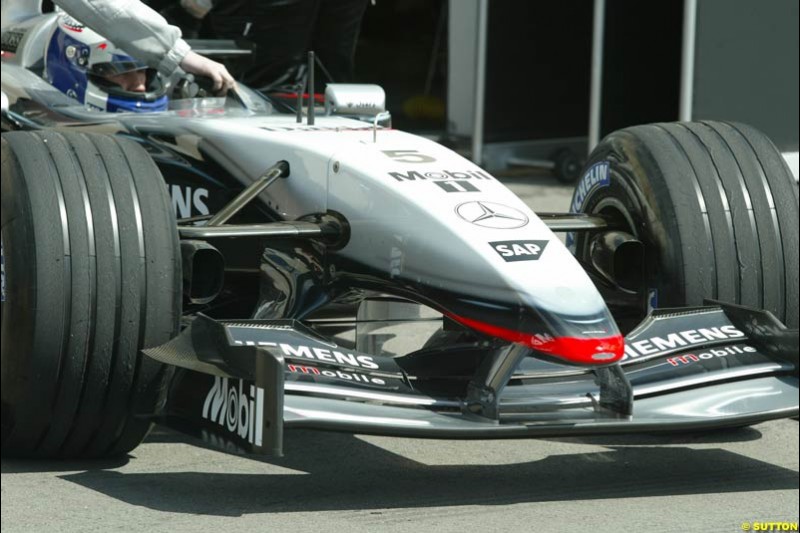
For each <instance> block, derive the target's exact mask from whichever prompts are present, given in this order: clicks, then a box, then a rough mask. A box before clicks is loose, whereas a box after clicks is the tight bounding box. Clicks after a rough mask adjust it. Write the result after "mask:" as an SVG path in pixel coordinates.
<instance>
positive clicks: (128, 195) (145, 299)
mask: <svg viewBox="0 0 800 533" xmlns="http://www.w3.org/2000/svg"><path fill="white" fill-rule="evenodd" d="M2 246H3V303H2V452H3V455H4V456H27V457H53V458H55V457H69V458H78V457H80V458H87V457H108V456H114V455H119V454H124V453H126V452H128V451H130V450H132V449H133V448H135V447H136V446H137V445H138V444H139V443H140V442H141V441H142V439H143V438H144V437H145V435H146V434H147V432H148V430H149V428H150V425H151V424H150V422H149V420H148V419H147V418H145V417H142V416H136V415H139V414H147V413H153V412H154V410H155V409H157V408H158V407H159V406H160V404H161V403H163V400H164V398H165V393H166V387H167V381H168V380H169V378H170V376H171V372H172V369H171V368H170V367H165V366H164V365H161V364H159V363H157V362H156V361H154V360H151V359H149V358H147V357H145V356H144V355H143V354H142V353H141V352H140V350H141V349H142V348H145V347H151V346H155V345H158V344H162V343H164V342H166V341H168V340H169V339H170V338H172V337H173V336H174V335H175V333H176V332H177V327H178V321H179V318H180V306H181V263H180V251H179V250H180V248H179V243H178V234H177V226H176V223H175V215H174V212H173V210H172V208H171V205H170V202H169V199H168V196H167V191H166V186H165V184H164V180H163V178H162V177H161V173H160V172H159V170H158V168H157V167H156V165H155V163H154V162H153V160H152V159H151V158H150V157H149V156H148V155H147V153H146V152H145V150H144V149H143V148H141V147H140V146H139V145H137V144H134V143H133V142H131V141H128V140H126V139H121V138H118V137H112V136H106V135H96V134H85V133H77V132H69V133H57V132H53V131H39V132H11V133H3V136H2Z"/></svg>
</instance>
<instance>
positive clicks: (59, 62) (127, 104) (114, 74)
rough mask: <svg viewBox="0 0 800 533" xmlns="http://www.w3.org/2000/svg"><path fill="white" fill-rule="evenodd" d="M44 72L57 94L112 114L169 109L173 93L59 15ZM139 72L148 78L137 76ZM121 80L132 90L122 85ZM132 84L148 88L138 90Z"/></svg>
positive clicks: (108, 44)
mask: <svg viewBox="0 0 800 533" xmlns="http://www.w3.org/2000/svg"><path fill="white" fill-rule="evenodd" d="M44 70H45V78H46V79H47V81H49V82H50V83H51V84H52V85H53V86H54V87H55V88H56V89H58V90H60V91H61V92H63V93H64V94H66V95H67V96H70V97H72V98H74V99H76V100H78V101H79V102H81V103H83V104H85V105H86V106H88V107H91V108H94V109H99V110H102V111H110V112H117V111H119V112H131V111H132V112H152V111H164V110H166V109H167V104H168V99H167V95H166V93H167V87H166V84H165V83H164V81H163V79H162V77H161V75H160V74H158V72H157V71H156V70H155V69H152V68H149V67H147V65H145V64H144V63H142V62H140V61H137V60H136V59H134V58H132V57H131V56H129V55H128V54H126V53H125V52H124V51H122V50H120V49H119V48H117V47H116V46H114V44H113V43H112V42H111V41H109V40H107V39H106V38H104V37H102V36H101V35H99V34H97V33H96V32H94V31H92V30H91V29H89V28H87V27H86V26H84V25H83V24H81V23H80V22H78V21H76V20H75V19H73V18H72V17H70V16H69V15H67V14H66V13H64V12H61V13H59V16H58V21H57V25H56V28H55V30H54V31H53V35H52V36H51V37H50V40H49V42H48V44H47V50H46V51H45V69H44ZM138 72H141V73H142V74H141V75H138V74H133V73H138ZM126 74H127V75H128V76H124V75H126ZM121 75H122V76H121ZM115 79H116V81H114V80H115ZM121 79H124V80H126V81H125V82H124V83H126V84H127V85H128V86H122V85H120V80H121ZM132 79H133V80H141V82H142V83H134V84H132V83H130V80H132ZM131 85H136V86H135V87H134V86H131Z"/></svg>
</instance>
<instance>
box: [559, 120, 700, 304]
mask: <svg viewBox="0 0 800 533" xmlns="http://www.w3.org/2000/svg"><path fill="white" fill-rule="evenodd" d="M602 165H608V170H607V176H606V177H605V178H603V179H598V178H597V177H595V176H593V175H592V172H596V169H597V168H598V166H602ZM658 169H659V167H658V163H657V162H656V161H655V159H654V158H653V156H652V154H651V153H650V152H649V151H648V150H646V148H645V147H644V146H643V145H642V144H638V143H636V142H634V138H633V136H631V135H626V134H625V132H618V133H616V134H613V135H611V136H609V137H608V138H606V139H604V141H603V142H602V143H601V144H600V145H598V147H597V148H596V149H595V150H594V151H593V153H592V155H591V157H590V159H589V160H588V161H587V164H586V167H585V169H584V171H583V173H582V177H581V180H580V181H579V182H578V185H577V187H576V189H575V193H574V194H573V197H572V203H571V211H573V212H576V213H586V214H593V215H596V214H602V215H605V216H611V218H612V219H613V220H614V221H615V222H616V223H617V224H620V225H622V226H623V227H622V230H623V231H626V232H629V233H630V234H631V235H633V236H634V237H635V238H636V239H638V240H640V241H641V242H642V243H643V244H644V248H645V262H644V269H645V283H646V287H645V288H646V290H647V291H648V303H649V307H650V308H653V307H659V306H661V307H671V306H680V305H685V304H684V302H685V300H686V295H685V294H684V292H685V289H684V284H683V268H682V264H683V256H682V252H681V246H680V238H681V236H680V230H679V227H678V224H677V220H676V217H675V212H674V209H673V208H672V205H671V203H670V192H669V191H668V190H667V189H666V188H665V187H660V186H659V184H660V183H662V182H663V181H662V180H649V179H648V177H647V174H648V173H651V172H658V171H659V170H658ZM587 181H593V182H595V183H594V185H593V186H590V187H587V186H586V182H587ZM581 187H583V190H581ZM591 236H592V235H591V234H589V233H578V234H573V235H571V236H570V237H568V241H567V244H568V246H569V247H570V249H571V250H572V252H573V254H574V255H575V256H576V257H577V258H578V259H579V260H581V262H582V263H584V264H585V265H591V259H590V250H589V248H590V243H591Z"/></svg>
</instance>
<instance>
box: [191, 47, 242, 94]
mask: <svg viewBox="0 0 800 533" xmlns="http://www.w3.org/2000/svg"><path fill="white" fill-rule="evenodd" d="M181 68H182V69H183V70H185V71H186V72H189V73H190V74H195V75H198V76H206V77H208V78H211V79H212V80H214V90H215V91H217V93H218V94H220V95H223V94H225V93H226V92H228V90H230V89H235V88H236V81H235V80H234V79H233V76H231V75H230V73H229V72H228V69H226V68H225V65H223V64H222V63H217V62H216V61H212V60H211V59H209V58H207V57H204V56H201V55H200V54H198V53H197V52H193V51H190V52H189V53H188V54H186V55H185V56H183V60H182V61H181Z"/></svg>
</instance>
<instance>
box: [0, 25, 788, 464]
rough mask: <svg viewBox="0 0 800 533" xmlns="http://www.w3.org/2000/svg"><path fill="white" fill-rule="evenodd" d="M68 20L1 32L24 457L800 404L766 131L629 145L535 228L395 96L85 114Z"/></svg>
mask: <svg viewBox="0 0 800 533" xmlns="http://www.w3.org/2000/svg"><path fill="white" fill-rule="evenodd" d="M53 20H54V18H53V16H52V15H51V16H42V17H37V18H35V19H32V20H29V21H26V22H24V23H22V24H20V25H18V26H15V27H13V28H11V29H9V30H7V31H6V33H4V35H3V43H4V47H6V46H8V48H6V50H7V51H8V52H9V53H8V54H4V60H3V63H2V97H3V104H2V130H3V133H2V258H3V274H2V276H3V278H2V283H3V285H2V451H3V454H4V455H17V456H37V457H97V456H108V455H114V454H121V453H126V452H128V451H130V450H131V449H133V448H134V447H136V446H137V445H138V444H139V443H140V442H141V441H142V439H143V438H144V437H145V435H146V434H147V431H148V429H149V428H150V427H151V425H152V423H153V422H158V423H162V424H166V425H169V426H170V427H173V428H176V429H178V430H180V431H184V432H187V433H189V434H192V435H196V436H198V437H200V438H202V439H204V440H205V441H206V442H208V443H210V444H213V445H215V446H219V447H221V448H222V449H224V450H228V451H235V452H255V453H272V454H280V453H282V437H283V430H284V428H315V429H325V430H337V431H347V432H356V433H369V434H378V435H396V436H413V437H436V438H481V439H485V438H522V437H545V436H567V435H570V436H572V435H589V434H609V433H638V432H648V433H652V432H668V431H687V430H706V429H714V428H723V427H736V426H743V425H749V424H753V423H757V422H761V421H765V420H770V419H776V418H782V417H793V416H797V415H798V368H800V366H799V365H798V336H797V335H798V334H797V328H798V271H799V270H800V269H799V268H798V250H800V246H799V245H798V187H797V183H796V182H795V180H794V179H793V177H792V175H791V173H790V171H789V170H788V167H787V166H786V164H785V162H784V160H783V159H782V157H781V154H780V153H779V152H778V151H777V150H776V148H775V147H774V146H773V144H772V143H771V142H770V141H769V140H768V139H767V138H766V137H765V136H764V135H763V134H761V133H759V132H758V131H755V130H753V129H752V128H749V127H746V126H743V125H738V124H727V123H716V122H703V123H676V124H656V125H647V126H637V127H632V128H628V129H625V130H622V131H619V132H616V133H613V134H611V135H609V136H608V137H607V138H606V139H605V140H603V141H602V143H601V144H600V145H599V146H598V147H597V148H596V149H595V150H594V152H593V153H592V154H591V156H590V157H589V161H588V163H587V165H586V168H585V170H584V171H583V173H582V176H583V177H582V179H581V180H580V182H579V183H578V186H577V187H576V189H575V193H574V196H573V200H572V206H571V212H569V213H560V214H558V213H539V214H536V213H533V212H532V211H531V210H530V209H529V208H528V207H527V206H526V205H525V204H524V203H523V202H522V201H521V200H520V199H519V198H517V197H516V196H515V195H514V194H513V193H511V192H510V191H509V190H508V189H506V187H505V186H503V185H502V184H501V183H500V182H499V181H497V180H496V179H495V178H494V177H492V176H491V175H490V174H489V173H488V172H487V171H486V170H484V169H482V168H480V167H478V166H476V165H475V164H473V163H472V162H470V161H468V160H466V159H464V158H462V157H461V156H459V155H458V154H456V153H454V152H452V151H450V150H448V149H446V148H445V147H443V146H441V145H439V144H437V143H435V142H432V141H429V140H427V139H424V138H421V137H417V136H414V135H410V134H408V133H404V132H401V131H397V130H394V129H392V128H391V127H390V125H389V122H388V120H389V119H388V115H387V113H386V112H385V111H384V97H383V92H382V91H381V90H380V88H377V87H375V86H366V85H330V86H328V88H327V91H326V94H325V102H324V104H325V107H324V110H323V109H322V108H321V107H322V106H320V109H319V110H315V106H316V104H315V103H314V99H310V100H311V105H310V106H308V109H307V111H306V112H305V114H303V113H302V111H303V107H302V106H301V105H297V106H296V108H297V109H295V110H294V111H296V112H294V111H292V110H291V109H289V108H288V106H287V102H286V101H285V100H282V99H270V98H267V97H264V96H263V95H261V94H258V93H256V92H254V91H252V90H250V89H248V88H247V87H244V86H240V87H239V88H238V89H237V90H236V91H235V92H233V93H230V94H229V95H228V96H227V97H226V98H218V97H211V96H194V97H191V96H186V94H184V95H183V96H184V97H178V96H177V95H175V94H173V98H172V100H171V103H170V109H169V110H168V111H163V112H154V113H107V112H103V111H97V110H91V109H87V108H85V107H83V106H82V105H78V104H77V101H76V100H74V99H72V98H69V97H68V96H66V95H65V94H63V93H62V92H60V91H59V90H56V89H55V88H54V87H53V86H52V85H50V84H49V83H48V82H46V81H44V79H43V78H42V76H41V68H42V53H43V52H42V50H43V49H44V46H43V41H44V40H45V39H46V38H47V35H48V34H49V32H50V31H51V30H50V28H51V27H52V24H53ZM9 43H10V44H9ZM188 81H191V80H187V79H184V80H179V81H178V82H176V84H175V86H176V88H177V87H179V86H185V84H183V85H182V82H188ZM196 81H199V80H196ZM300 95H301V97H302V92H301V93H300ZM556 232H563V233H566V234H567V235H566V242H567V244H566V245H565V244H563V243H562V241H561V240H560V239H559V238H558V237H557V236H556Z"/></svg>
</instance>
